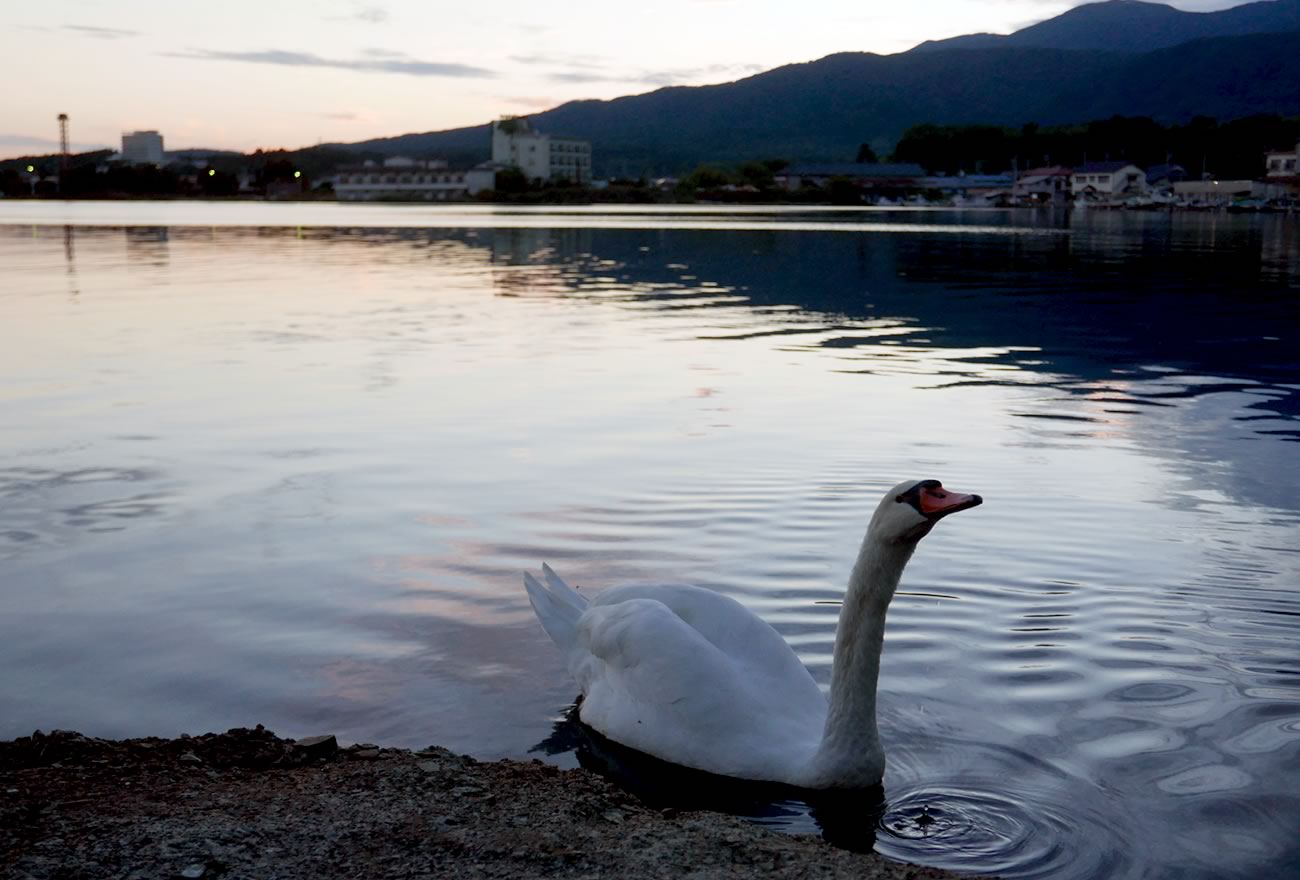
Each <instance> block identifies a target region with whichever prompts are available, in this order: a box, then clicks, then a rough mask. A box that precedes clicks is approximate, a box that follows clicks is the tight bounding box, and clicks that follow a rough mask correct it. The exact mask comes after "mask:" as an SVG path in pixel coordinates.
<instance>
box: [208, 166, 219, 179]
mask: <svg viewBox="0 0 1300 880" xmlns="http://www.w3.org/2000/svg"><path fill="white" fill-rule="evenodd" d="M216 176H217V169H215V168H209V169H208V177H216Z"/></svg>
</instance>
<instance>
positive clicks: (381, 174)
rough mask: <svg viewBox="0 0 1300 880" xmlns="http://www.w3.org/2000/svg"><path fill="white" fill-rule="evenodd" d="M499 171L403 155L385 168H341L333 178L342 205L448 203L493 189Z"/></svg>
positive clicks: (370, 163) (367, 166)
mask: <svg viewBox="0 0 1300 880" xmlns="http://www.w3.org/2000/svg"><path fill="white" fill-rule="evenodd" d="M495 183H496V172H495V171H494V170H492V169H491V168H471V169H469V170H467V171H453V170H451V169H450V168H448V167H447V163H446V162H444V161H442V160H441V159H433V160H429V161H417V160H415V159H407V158H404V157H401V156H395V157H393V158H391V159H385V160H384V164H383V165H378V164H376V163H374V162H366V163H365V164H364V165H349V166H345V167H343V168H340V169H339V171H338V173H337V174H336V175H335V176H334V195H335V196H336V197H337V198H338V200H339V201H341V202H357V201H374V200H376V199H383V200H386V201H402V200H410V201H425V202H448V201H455V200H458V199H465V198H469V197H471V196H473V195H475V194H477V193H478V192H480V191H481V190H485V189H492V187H493V186H494V185H495Z"/></svg>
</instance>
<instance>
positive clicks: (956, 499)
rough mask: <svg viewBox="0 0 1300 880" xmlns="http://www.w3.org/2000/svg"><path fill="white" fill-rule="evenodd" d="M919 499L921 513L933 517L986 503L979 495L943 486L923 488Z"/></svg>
mask: <svg viewBox="0 0 1300 880" xmlns="http://www.w3.org/2000/svg"><path fill="white" fill-rule="evenodd" d="M919 501H920V507H921V513H923V514H925V515H926V516H928V517H931V518H933V519H938V518H939V517H941V516H947V515H948V514H950V513H956V512H957V511H959V510H967V509H969V508H971V507H978V506H979V505H981V504H983V503H984V499H983V498H981V497H980V496H978V495H964V494H962V493H961V492H949V491H948V490H947V489H945V488H943V487H942V486H940V487H938V488H925V489H922V490H921V493H920V498H919Z"/></svg>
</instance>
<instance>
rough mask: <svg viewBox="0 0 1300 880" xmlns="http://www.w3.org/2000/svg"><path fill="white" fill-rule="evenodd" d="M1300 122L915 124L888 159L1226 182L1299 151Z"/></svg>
mask: <svg viewBox="0 0 1300 880" xmlns="http://www.w3.org/2000/svg"><path fill="white" fill-rule="evenodd" d="M1297 139H1300V116H1290V117H1287V116H1278V115H1257V116H1247V117H1244V118H1241V119H1234V120H1232V121H1230V122H1224V123H1219V122H1218V121H1217V120H1215V119H1212V118H1210V117H1208V116H1197V117H1194V118H1193V119H1192V120H1191V121H1190V122H1187V123H1186V124H1181V125H1162V124H1161V123H1159V122H1156V121H1155V120H1153V119H1151V118H1150V117H1148V116H1112V117H1111V118H1110V119H1101V120H1094V121H1092V122H1086V123H1081V124H1078V125H1055V126H1047V127H1039V126H1038V125H1036V124H1033V123H1030V124H1028V125H1024V126H1022V127H1020V128H1004V127H1000V126H995V125H917V126H913V127H912V128H909V129H908V130H907V131H905V132H904V133H903V136H902V138H900V139H899V141H898V144H897V145H896V146H895V147H894V152H893V155H892V156H891V157H890V159H891V160H892V161H894V162H913V163H916V164H917V165H920V166H921V167H923V168H924V169H925V170H926V171H927V172H929V173H931V174H938V173H944V174H956V173H958V172H962V171H965V172H967V173H983V174H998V173H1002V172H1005V171H1011V170H1014V169H1019V170H1021V171H1024V170H1025V169H1027V168H1035V167H1043V166H1049V165H1064V166H1066V167H1077V166H1079V165H1082V164H1084V163H1085V162H1105V161H1126V162H1132V163H1133V164H1134V165H1137V166H1138V167H1140V168H1149V167H1151V166H1152V165H1160V164H1164V163H1174V164H1178V165H1181V166H1183V168H1185V169H1186V170H1187V174H1188V176H1189V177H1191V178H1194V179H1195V178H1199V177H1200V176H1201V175H1202V174H1208V175H1212V176H1214V177H1219V178H1223V179H1225V180H1236V179H1242V180H1245V179H1253V178H1256V177H1262V176H1263V174H1264V153H1265V152H1267V151H1268V150H1290V149H1295V144H1296V141H1297Z"/></svg>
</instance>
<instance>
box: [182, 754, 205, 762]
mask: <svg viewBox="0 0 1300 880" xmlns="http://www.w3.org/2000/svg"><path fill="white" fill-rule="evenodd" d="M177 760H179V761H180V762H181V763H182V764H202V763H203V759H202V758H200V757H199V756H198V755H196V754H194V753H193V752H186V753H185V754H183V755H181V756H180V758H178V759H177Z"/></svg>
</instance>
